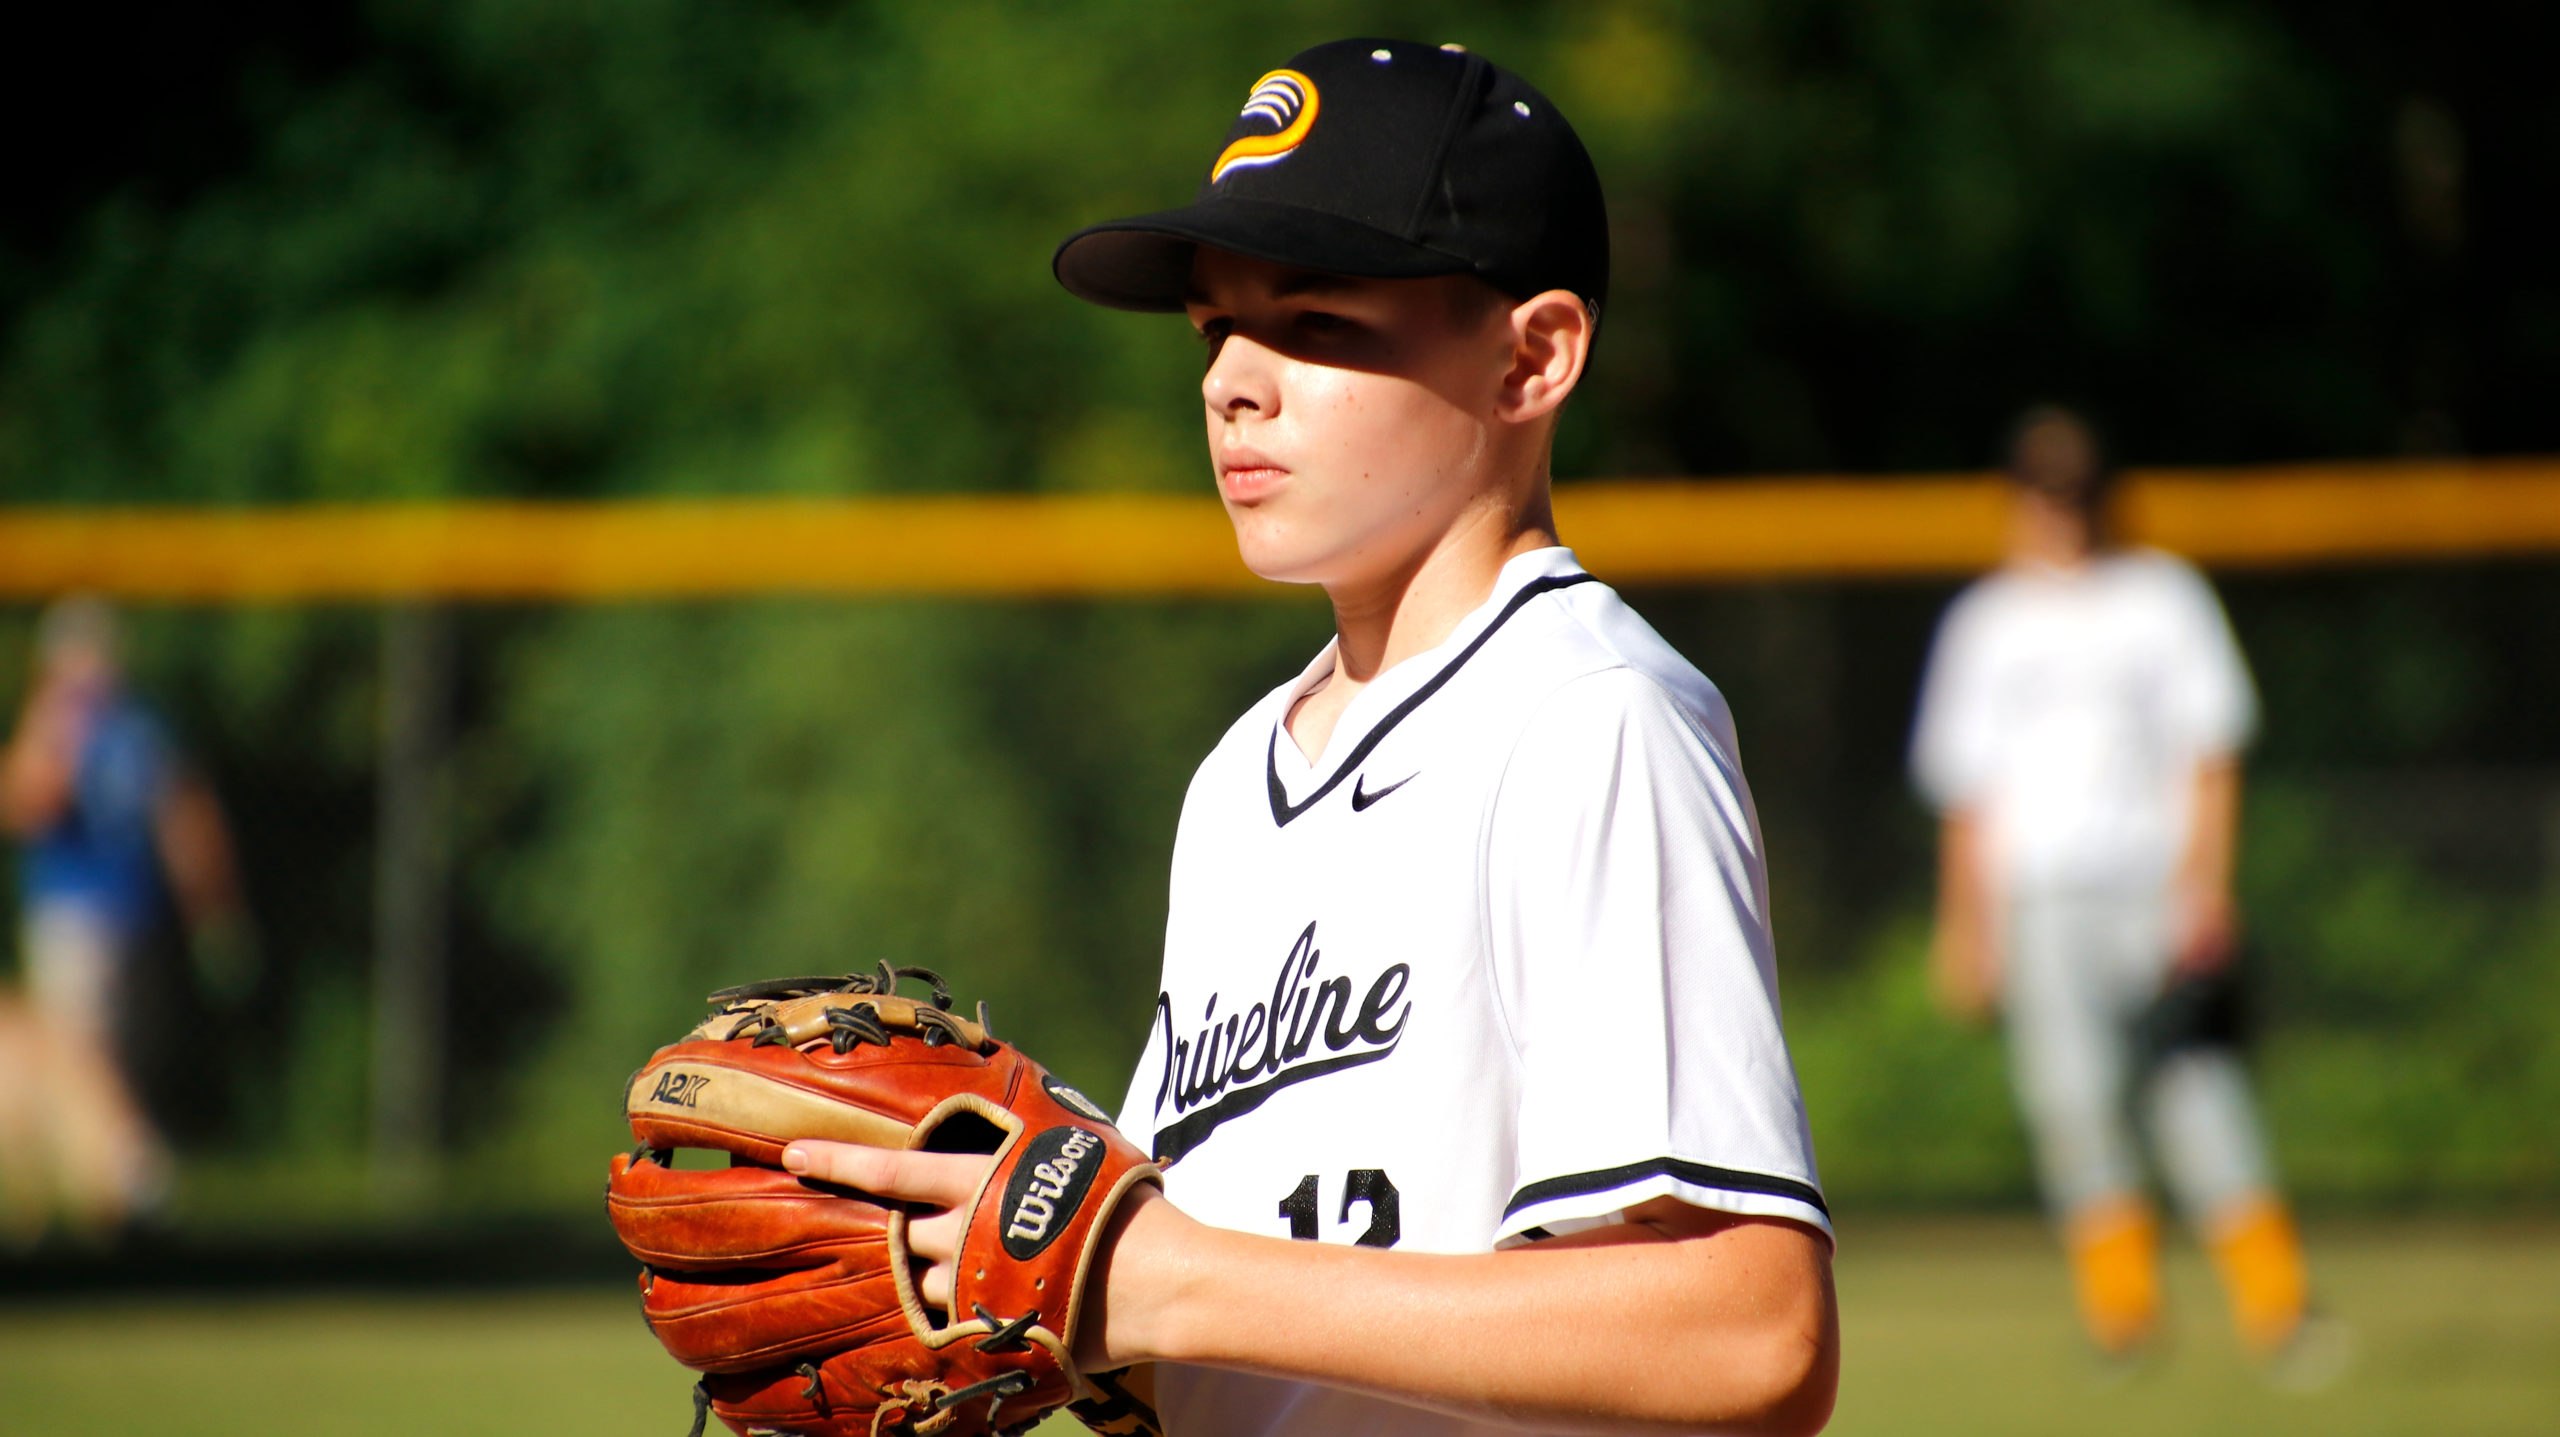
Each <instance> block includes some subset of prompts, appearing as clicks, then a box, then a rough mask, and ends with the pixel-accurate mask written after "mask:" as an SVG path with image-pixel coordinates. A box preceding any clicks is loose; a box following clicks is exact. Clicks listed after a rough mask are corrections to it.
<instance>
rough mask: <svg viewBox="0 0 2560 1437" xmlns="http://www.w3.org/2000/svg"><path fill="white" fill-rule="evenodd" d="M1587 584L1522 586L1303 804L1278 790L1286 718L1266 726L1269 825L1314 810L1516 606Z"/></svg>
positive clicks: (1568, 580)
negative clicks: (1446, 665) (1447, 664)
mask: <svg viewBox="0 0 2560 1437" xmlns="http://www.w3.org/2000/svg"><path fill="white" fill-rule="evenodd" d="M1590 582H1591V576H1590V575H1589V574H1549V575H1548V576H1546V577H1545V578H1543V579H1535V580H1532V581H1530V582H1529V583H1527V584H1524V585H1522V586H1521V589H1520V592H1519V593H1516V594H1514V595H1512V596H1511V602H1510V603H1507V604H1505V605H1503V606H1502V612H1501V613H1498V614H1496V615H1494V616H1493V622H1492V623H1489V624H1487V625H1485V626H1484V632H1483V633H1481V634H1478V635H1476V636H1475V640H1474V642H1472V643H1470V644H1468V645H1467V646H1466V647H1465V648H1463V649H1460V650H1459V651H1458V656H1457V657H1456V658H1454V659H1451V660H1450V661H1449V666H1448V667H1447V668H1445V669H1442V670H1441V671H1440V672H1438V673H1436V674H1433V675H1432V676H1431V677H1430V678H1429V679H1428V680H1425V681H1424V683H1423V685H1422V687H1420V688H1418V689H1415V690H1414V691H1413V693H1412V695H1411V696H1410V697H1408V698H1407V699H1406V700H1405V701H1404V702H1403V703H1400V704H1398V705H1396V706H1395V707H1394V708H1392V709H1389V710H1388V711H1387V716H1386V717H1385V718H1382V719H1380V720H1378V726H1377V727H1376V728H1373V729H1371V730H1369V732H1368V733H1367V735H1365V736H1364V737H1362V738H1361V740H1360V742H1359V743H1358V744H1357V745H1355V746H1354V747H1353V748H1352V750H1351V752H1350V753H1349V754H1348V755H1347V756H1345V757H1344V758H1343V760H1342V766H1341V767H1339V768H1337V769H1335V770H1334V771H1333V777H1331V778H1328V779H1326V780H1325V781H1324V783H1323V784H1322V786H1320V787H1318V788H1317V789H1316V791H1315V792H1313V793H1311V794H1308V795H1307V797H1306V801H1305V802H1303V803H1295V804H1293V803H1291V802H1290V801H1289V791H1288V790H1287V789H1285V788H1283V787H1281V786H1280V731H1281V730H1282V729H1285V728H1287V727H1288V725H1289V720H1288V716H1287V715H1285V714H1284V715H1282V716H1281V718H1280V721H1279V722H1277V723H1274V724H1273V725H1272V726H1271V747H1270V749H1269V751H1267V752H1266V753H1264V754H1263V756H1262V762H1263V775H1264V777H1265V778H1266V779H1267V780H1268V781H1269V783H1270V785H1271V821H1272V823H1274V824H1275V825H1277V826H1279V827H1282V828H1286V827H1288V826H1289V820H1291V819H1293V818H1296V817H1297V816H1298V815H1299V814H1302V813H1304V812H1306V811H1307V810H1308V809H1310V808H1313V807H1315V806H1316V804H1317V803H1318V802H1320V801H1322V800H1323V798H1324V796H1325V795H1326V794H1328V793H1331V792H1333V791H1334V790H1335V789H1337V788H1340V787H1341V786H1342V781H1343V780H1344V779H1346V778H1349V777H1350V776H1351V775H1352V774H1354V773H1356V772H1358V771H1359V768H1360V761H1361V760H1362V759H1365V758H1367V757H1368V756H1369V752H1370V750H1372V749H1374V748H1376V747H1377V746H1378V744H1379V742H1380V741H1381V740H1383V739H1385V738H1386V736H1387V734H1388V732H1389V731H1390V730H1392V729H1393V728H1394V727H1395V726H1396V725H1397V724H1400V723H1402V722H1404V720H1405V718H1406V716H1407V715H1409V714H1411V713H1412V712H1413V711H1414V710H1415V709H1418V708H1420V707H1422V701H1423V700H1425V699H1427V698H1429V697H1431V696H1432V695H1433V694H1436V693H1438V692H1439V691H1440V686H1441V685H1442V684H1445V683H1447V682H1448V681H1449V680H1450V679H1451V678H1452V677H1453V676H1455V675H1456V674H1457V672H1458V670H1460V669H1462V668H1464V667H1466V663H1467V660H1469V659H1472V658H1474V657H1475V656H1476V650H1478V649H1481V648H1483V647H1484V645H1485V640H1487V639H1490V638H1492V637H1493V636H1494V635H1495V634H1496V633H1498V632H1500V631H1501V629H1502V626H1503V625H1504V624H1507V623H1509V622H1511V616H1512V615H1513V614H1516V613H1518V612H1520V606H1521V605H1523V604H1526V603H1528V602H1529V601H1530V600H1531V599H1534V598H1536V597H1538V596H1539V595H1540V594H1544V593H1548V592H1551V591H1553V590H1556V589H1569V588H1571V587H1573V586H1574V585H1576V584H1588V583H1590ZM1383 796H1384V795H1381V797H1383Z"/></svg>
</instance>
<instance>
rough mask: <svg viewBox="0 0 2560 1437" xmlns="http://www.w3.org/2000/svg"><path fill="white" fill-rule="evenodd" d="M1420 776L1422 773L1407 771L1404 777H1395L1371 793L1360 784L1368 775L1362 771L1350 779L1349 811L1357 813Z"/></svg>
mask: <svg viewBox="0 0 2560 1437" xmlns="http://www.w3.org/2000/svg"><path fill="white" fill-rule="evenodd" d="M1420 777H1422V774H1421V773H1420V772H1419V771H1416V772H1413V773H1408V774H1406V775H1405V776H1404V777H1402V778H1400V779H1397V780H1396V781H1395V782H1393V783H1391V784H1388V785H1387V786H1386V787H1384V788H1382V789H1379V790H1378V791H1377V792H1375V793H1371V792H1368V791H1367V790H1365V789H1363V788H1362V787H1361V785H1362V784H1364V783H1367V782H1368V781H1369V776H1368V775H1367V774H1365V773H1364V774H1362V775H1361V776H1360V777H1358V778H1355V779H1353V780H1351V811H1352V812H1353V813H1358V812H1359V811H1361V810H1362V809H1364V808H1367V807H1368V806H1369V805H1370V804H1373V803H1376V802H1377V801H1378V800H1379V799H1382V798H1384V797H1386V796H1387V795H1388V794H1391V793H1393V792H1395V791H1396V790H1397V789H1400V788H1402V787H1404V786H1405V785H1406V784H1408V783H1411V782H1413V781H1414V780H1415V779H1417V778H1420Z"/></svg>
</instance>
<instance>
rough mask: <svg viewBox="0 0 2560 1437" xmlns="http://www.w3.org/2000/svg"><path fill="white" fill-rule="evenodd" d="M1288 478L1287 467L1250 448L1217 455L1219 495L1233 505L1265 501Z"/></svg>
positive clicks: (1222, 452) (1225, 450) (1230, 450)
mask: <svg viewBox="0 0 2560 1437" xmlns="http://www.w3.org/2000/svg"><path fill="white" fill-rule="evenodd" d="M1288 477H1289V471H1288V470H1287V469H1286V468H1284V467H1282V466H1281V465H1278V464H1275V463H1273V462H1272V461H1271V459H1270V458H1269V457H1268V456H1266V455H1262V454H1257V453H1255V452H1254V451H1252V450H1250V449H1224V450H1220V451H1219V453H1218V492H1219V493H1221V494H1223V495H1225V496H1226V498H1227V502H1228V503H1230V504H1250V503H1252V502H1254V501H1255V500H1257V499H1261V498H1264V497H1265V496H1267V495H1269V494H1270V493H1271V491H1273V490H1275V489H1277V488H1279V487H1280V484H1281V482H1282V481H1283V480H1285V479H1287V478H1288Z"/></svg>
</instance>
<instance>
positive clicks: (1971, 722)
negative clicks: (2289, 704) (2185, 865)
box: [1911, 550, 2257, 890]
mask: <svg viewBox="0 0 2560 1437" xmlns="http://www.w3.org/2000/svg"><path fill="white" fill-rule="evenodd" d="M2256 716H2257V704H2256V699H2255V697H2254V695H2253V694H2252V692H2251V689H2250V685H2249V672H2248V669H2247V667H2246V666H2245V665H2244V664H2243V663H2242V662H2241V658H2240V649H2239V645H2238V644H2237V643H2235V642H2234V641H2233V639H2232V637H2231V626H2230V624H2229V623H2228V622H2227V621H2226V620H2225V619H2224V618H2223V613H2222V606H2221V605H2220V604H2218V603H2216V602H2215V601H2214V597H2213V590H2212V589H2211V588H2210V587H2208V586H2207V585H2206V583H2205V581H2204V578H2203V576H2201V575H2199V574H2198V573H2196V571H2195V570H2194V569H2192V568H2190V567H2189V566H2188V565H2187V564H2185V563H2184V562H2182V561H2180V560H2178V559H2175V558H2172V557H2170V556H2169V555H2167V554H2163V553H2159V552H2157V551H2153V550H2134V551H2128V552H2119V553H2109V554H2102V555H2100V556H2098V557H2097V558H2095V559H2093V560H2092V561H2091V562H2089V563H2088V564H2086V565H2084V566H2082V567H2080V568H2078V569H2073V570H2068V571H2063V570H2049V569H2047V570H2027V569H2020V570H2004V571H2002V572H2000V573H1997V574H1993V575H1991V576H1990V577H1988V578H1985V579H1983V580H1981V581H1980V582H1978V583H1976V584H1975V585H1974V586H1973V587H1972V588H1970V589H1967V590H1966V591H1965V592H1964V593H1963V594H1962V595H1961V596H1959V597H1958V598H1957V600H1956V602H1955V604H1954V605H1953V606H1952V607H1950V608H1949V609H1948V611H1947V616H1946V618H1945V620H1944V621H1943V622H1942V623H1941V624H1940V625H1939V629H1938V638H1937V642H1936V645H1935V646H1934V648H1933V649H1932V651H1931V653H1930V657H1929V671H1928V677H1927V679H1926V681H1925V682H1924V684H1923V686H1922V690H1921V700H1920V716H1919V720H1918V723H1917V724H1916V725H1915V727H1914V731H1913V735H1912V754H1911V763H1912V771H1913V774H1914V776H1915V777H1916V778H1917V780H1918V782H1919V784H1920V788H1921V790H1922V792H1924V793H1925V794H1927V795H1928V797H1929V799H1930V800H1931V801H1932V802H1934V803H1936V804H1937V805H1938V806H1939V807H1941V808H1958V807H1978V808H1979V809H1980V810H1981V811H1982V813H1983V814H1984V816H1985V819H1986V823H1987V834H1986V836H1987V838H1988V840H1989V858H1990V862H1991V865H1992V872H1994V873H1996V874H1998V875H2000V877H2001V880H2002V881H2003V883H2004V884H2005V885H2007V886H2009V887H2011V888H2021V887H2024V888H2040V889H2055V888H2092V889H2137V890H2138V889H2142V888H2146V887H2155V886H2157V885H2158V884H2160V883H2162V882H2163V881H2165V880H2166V879H2167V878H2168V876H2169V875H2170V873H2171V872H2172V871H2174V868H2175V866H2176V864H2177V861H2178V857H2179V854H2180V851H2181V848H2182V845H2183V844H2184V843H2185V841H2186V833H2187V826H2188V822H2189V819H2190V816H2191V815H2190V813H2189V804H2190V802H2191V794H2190V791H2189V785H2188V778H2189V775H2190V774H2191V773H2192V772H2193V769H2194V765H2195V764H2196V762H2197V761H2198V760H2200V759H2205V758H2209V757H2212V756H2214V755H2217V754H2224V753H2231V752H2235V751H2237V750H2238V749H2239V748H2241V747H2242V746H2243V745H2244V744H2246V743H2247V742H2248V739H2249V734H2250V730H2251V728H2252V727H2253V726H2254V724H2255V723H2256Z"/></svg>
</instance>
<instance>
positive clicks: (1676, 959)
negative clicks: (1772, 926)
mask: <svg viewBox="0 0 2560 1437" xmlns="http://www.w3.org/2000/svg"><path fill="white" fill-rule="evenodd" d="M1491 802H1492V808H1491V810H1490V812H1489V814H1488V817H1487V823H1486V841H1485V853H1484V859H1485V864H1486V869H1487V872H1486V888H1485V891H1486V893H1487V895H1488V898H1487V902H1488V904H1489V906H1490V909H1491V911H1490V912H1489V913H1488V915H1487V918H1488V932H1489V934H1490V937H1491V943H1490V947H1491V953H1492V965H1493V975H1492V976H1493V982H1494V984H1495V987H1496V998H1497V1001H1498V1003H1499V1005H1500V1008H1501V1011H1502V1014H1503V1018H1504V1021H1505V1023H1506V1026H1507V1028H1508V1030H1509V1031H1508V1036H1509V1039H1510V1041H1511V1044H1512V1046H1513V1051H1514V1053H1515V1054H1516V1060H1517V1064H1518V1074H1517V1076H1518V1083H1519V1098H1518V1119H1517V1121H1518V1141H1517V1145H1516V1152H1517V1154H1518V1157H1517V1160H1516V1170H1515V1171H1514V1172H1513V1173H1512V1174H1511V1179H1510V1184H1511V1196H1510V1198H1509V1201H1508V1202H1507V1203H1506V1205H1505V1208H1504V1212H1503V1217H1502V1223H1501V1227H1500V1229H1499V1238H1500V1240H1501V1241H1502V1242H1504V1243H1516V1242H1519V1241H1522V1240H1533V1239H1535V1238H1538V1237H1542V1236H1546V1235H1550V1234H1554V1233H1560V1232H1567V1231H1572V1230H1575V1229H1578V1228H1583V1227H1590V1226H1595V1225H1597V1224H1600V1223H1603V1222H1608V1221H1612V1220H1614V1219H1615V1218H1616V1217H1617V1215H1618V1214H1620V1213H1622V1212H1623V1211H1624V1210H1626V1209H1627V1208H1629V1207H1631V1206H1634V1205H1635V1204H1638V1203H1641V1202H1644V1201H1646V1200H1648V1199H1650V1198H1654V1197H1659V1196H1664V1195H1669V1196H1673V1197H1677V1198H1679V1199H1681V1200H1683V1201H1685V1202H1689V1203H1694V1204H1696V1205H1698V1206H1700V1207H1707V1208H1715V1209H1719V1210H1723V1211H1728V1212H1735V1213H1747V1214H1753V1215H1761V1216H1774V1217H1783V1218H1790V1219H1793V1220H1795V1221H1798V1222H1803V1223H1808V1224H1811V1225H1813V1226H1816V1227H1819V1228H1821V1229H1823V1230H1824V1231H1826V1232H1828V1231H1829V1229H1830V1214H1829V1210H1828V1208H1827V1207H1826V1206H1825V1204H1824V1202H1823V1199H1822V1195H1821V1192H1820V1190H1819V1187H1818V1182H1817V1178H1816V1175H1815V1172H1814V1164H1813V1144H1812V1139H1811V1136H1810V1134H1809V1132H1808V1130H1807V1128H1806V1124H1805V1116H1804V1105H1803V1101H1802V1099H1801V1097H1800V1096H1799V1094H1798V1092H1797V1088H1796V1080H1795V1072H1794V1068H1793V1065H1792V1064H1791V1063H1790V1062H1789V1060H1788V1057H1787V1050H1786V1042H1785V1039H1784V1037H1783V1036H1782V1035H1781V1032H1780V1029H1779V1022H1778V995H1777V975H1776V969H1775V966H1774V959H1773V955H1772V951H1771V947H1770V941H1769V926H1768V898H1767V885H1766V883H1765V881H1764V879H1763V876H1762V872H1761V867H1760V842H1759V833H1758V824H1757V821H1756V819H1755V818H1754V816H1753V814H1752V810H1751V802H1750V795H1749V792H1748V790H1747V789H1746V788H1745V787H1744V784H1743V780H1742V772H1741V769H1740V767H1739V765H1738V764H1737V762H1736V761H1735V759H1734V747H1733V744H1732V741H1731V736H1730V732H1729V731H1727V730H1724V729H1723V728H1722V727H1721V724H1720V723H1718V722H1716V721H1715V720H1708V719H1702V718H1701V717H1700V716H1698V715H1695V714H1692V713H1690V712H1689V711H1688V710H1687V709H1685V708H1683V707H1682V706H1681V705H1679V704H1678V703H1677V702H1675V701H1674V700H1673V699H1672V697H1671V696H1670V695H1669V694H1667V693H1666V692H1665V691H1664V690H1663V689H1662V688H1661V687H1660V686H1658V685H1657V684H1655V683H1654V682H1653V681H1652V680H1651V679H1649V678H1647V677H1645V676H1643V675H1641V674H1638V673H1635V672H1632V671H1628V670H1612V671H1606V672H1602V673H1597V674H1592V675H1588V676H1586V677H1583V678H1581V679H1577V680H1575V681H1574V682H1572V683H1569V684H1567V685H1565V686H1564V687H1563V688H1562V689H1560V690H1558V691H1557V692H1556V693H1555V694H1554V695H1552V696H1551V697H1549V698H1548V699H1547V700H1546V702H1545V703H1544V704H1543V705H1542V706H1541V708H1540V709H1539V711H1538V713H1537V714H1536V715H1535V717H1534V718H1533V719H1532V720H1531V722H1530V724H1529V725H1528V727H1527V728H1526V729H1525V730H1524V731H1523V733H1522V735H1521V737H1520V739H1519V741H1518V744H1517V746H1516V747H1515V749H1514V751H1513V753H1512V755H1511V758H1510V760H1509V762H1508V764H1507V765H1506V767H1505V769H1504V772H1503V776H1502V779H1501V782H1500V784H1499V786H1498V788H1497V789H1496V791H1495V793H1494V796H1493V798H1492V801H1491Z"/></svg>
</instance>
